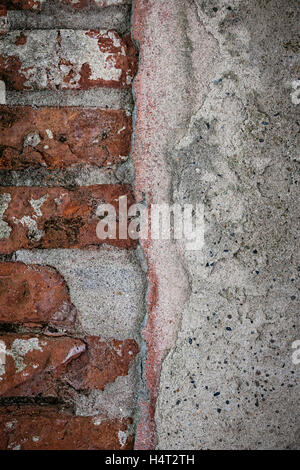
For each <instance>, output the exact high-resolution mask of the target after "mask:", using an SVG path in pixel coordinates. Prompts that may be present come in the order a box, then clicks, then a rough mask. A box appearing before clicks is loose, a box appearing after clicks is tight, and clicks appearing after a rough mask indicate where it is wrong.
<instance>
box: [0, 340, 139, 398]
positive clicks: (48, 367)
mask: <svg viewBox="0 0 300 470" xmlns="http://www.w3.org/2000/svg"><path fill="white" fill-rule="evenodd" d="M0 340H1V341H3V342H4V343H5V345H6V352H7V354H6V364H5V366H4V367H3V366H2V369H0V395H2V396H4V397H7V396H9V397H20V396H21V397H35V396H40V397H49V396H50V397H56V398H61V399H65V400H68V399H72V398H73V397H74V393H75V394H76V392H80V391H82V390H94V389H98V390H104V388H105V386H106V385H107V384H109V383H112V382H114V381H115V380H116V378H117V377H119V376H126V375H128V370H129V367H130V364H131V362H132V360H133V359H134V358H135V356H136V354H137V353H138V351H139V348H138V345H137V344H136V342H135V341H134V340H125V341H117V340H111V341H101V339H100V338H97V337H88V338H85V339H84V342H82V341H80V340H76V339H72V338H68V337H59V338H52V337H48V336H38V335H16V334H6V335H3V336H0ZM66 358H67V359H66ZM74 391H75V392H74Z"/></svg>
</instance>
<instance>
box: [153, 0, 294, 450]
mask: <svg viewBox="0 0 300 470" xmlns="http://www.w3.org/2000/svg"><path fill="white" fill-rule="evenodd" d="M171 4H173V2H171V1H170V6H171ZM183 4H184V5H183ZM176 5H177V3H176ZM181 6H182V9H181V10H179V9H178V12H180V13H178V24H180V25H181V31H182V32H181V34H185V37H186V41H185V43H183V44H182V43H180V46H178V49H180V52H179V51H178V57H174V58H172V63H171V62H168V59H167V53H166V54H165V56H162V57H161V56H160V59H159V60H160V61H163V60H164V57H165V70H166V74H170V75H169V77H167V78H166V80H168V83H169V82H170V81H171V80H172V72H173V70H176V66H175V68H174V65H173V64H174V63H175V64H176V60H178V61H179V62H178V63H179V64H180V63H181V62H180V61H181V60H182V59H181V58H180V57H182V56H183V57H185V60H186V76H185V79H184V81H183V80H182V82H181V83H180V86H181V88H182V90H186V89H187V88H188V89H189V97H190V98H189V99H187V98H186V99H185V100H184V101H183V102H178V113H180V112H181V113H182V115H184V113H185V112H187V111H188V110H189V112H190V119H189V125H188V126H186V124H185V122H184V121H183V122H182V128H181V129H179V130H178V136H179V137H178V139H177V141H175V139H170V142H169V149H168V150H167V151H166V159H167V163H168V165H169V169H170V170H169V171H170V173H171V176H172V187H173V189H172V195H171V199H172V200H173V201H174V202H178V203H184V202H190V203H191V202H193V203H197V202H199V203H203V204H204V207H205V247H204V249H203V251H202V252H184V251H183V252H182V257H183V262H184V265H185V269H186V276H187V279H188V280H189V288H190V294H189V300H188V301H187V302H186V303H185V306H184V309H183V311H182V324H181V328H180V330H179V331H178V337H177V341H176V344H174V346H173V347H172V348H171V349H170V351H169V354H168V355H167V357H166V359H165V361H164V364H163V370H162V374H161V384H160V396H159V401H158V405H157V412H156V424H157V433H158V448H159V449H182V448H184V449H299V448H300V420H299V412H300V389H299V374H300V366H299V365H294V364H293V362H292V353H293V349H292V343H293V341H295V340H298V339H300V329H299V327H300V325H299V269H300V268H299V238H298V237H299V235H298V230H299V215H298V214H299V202H298V201H299V189H298V184H299V183H298V173H297V172H298V163H299V155H297V133H298V135H299V115H298V113H299V106H298V105H297V103H299V99H298V98H297V96H296V93H295V90H296V88H297V83H298V82H297V79H298V78H299V65H298V60H299V54H298V52H299V43H298V42H297V37H298V36H297V34H298V28H299V13H300V9H299V2H298V1H295V0H291V1H289V2H286V1H285V0H270V1H260V0H251V1H247V0H232V1H231V2H224V1H222V0H215V1H214V2H210V1H202V0H195V1H187V0H186V1H184V2H181ZM152 26H153V27H159V26H158V25H152ZM160 53H162V54H164V52H163V49H162V52H161V51H160ZM212 59H213V60H212ZM154 60H155V59H154ZM177 86H178V84H177ZM296 91H297V90H296ZM156 112H159V110H156ZM178 250H179V251H180V246H179V245H178Z"/></svg>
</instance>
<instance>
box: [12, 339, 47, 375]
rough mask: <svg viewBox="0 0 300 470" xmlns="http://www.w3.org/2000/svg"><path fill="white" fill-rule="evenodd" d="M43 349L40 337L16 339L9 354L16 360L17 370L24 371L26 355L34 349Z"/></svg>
mask: <svg viewBox="0 0 300 470" xmlns="http://www.w3.org/2000/svg"><path fill="white" fill-rule="evenodd" d="M35 350H36V351H43V350H42V348H41V347H40V346H39V340H38V338H30V339H15V340H14V342H13V343H12V345H11V348H10V350H8V351H7V354H8V355H10V356H11V357H12V358H13V360H14V361H15V367H16V371H17V372H22V370H24V369H25V367H26V366H25V364H24V360H23V358H24V356H26V354H28V353H29V352H32V351H35Z"/></svg>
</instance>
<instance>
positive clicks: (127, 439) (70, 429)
mask: <svg viewBox="0 0 300 470" xmlns="http://www.w3.org/2000/svg"><path fill="white" fill-rule="evenodd" d="M130 424H131V420H130V419H115V420H101V418H100V417H97V416H94V417H89V416H88V417H85V416H72V415H71V414H69V413H67V412H58V411H57V409H56V408H54V407H50V406H49V407H38V406H37V407H32V406H22V407H20V408H17V407H9V408H7V409H5V410H4V409H1V410H0V449H1V450H17V449H18V450H130V449H132V448H133V436H132V435H131V433H130V431H129V426H130Z"/></svg>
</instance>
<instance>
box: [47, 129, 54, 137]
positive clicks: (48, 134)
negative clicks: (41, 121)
mask: <svg viewBox="0 0 300 470" xmlns="http://www.w3.org/2000/svg"><path fill="white" fill-rule="evenodd" d="M46 134H47V136H48V137H49V139H53V133H52V131H51V129H46Z"/></svg>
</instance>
